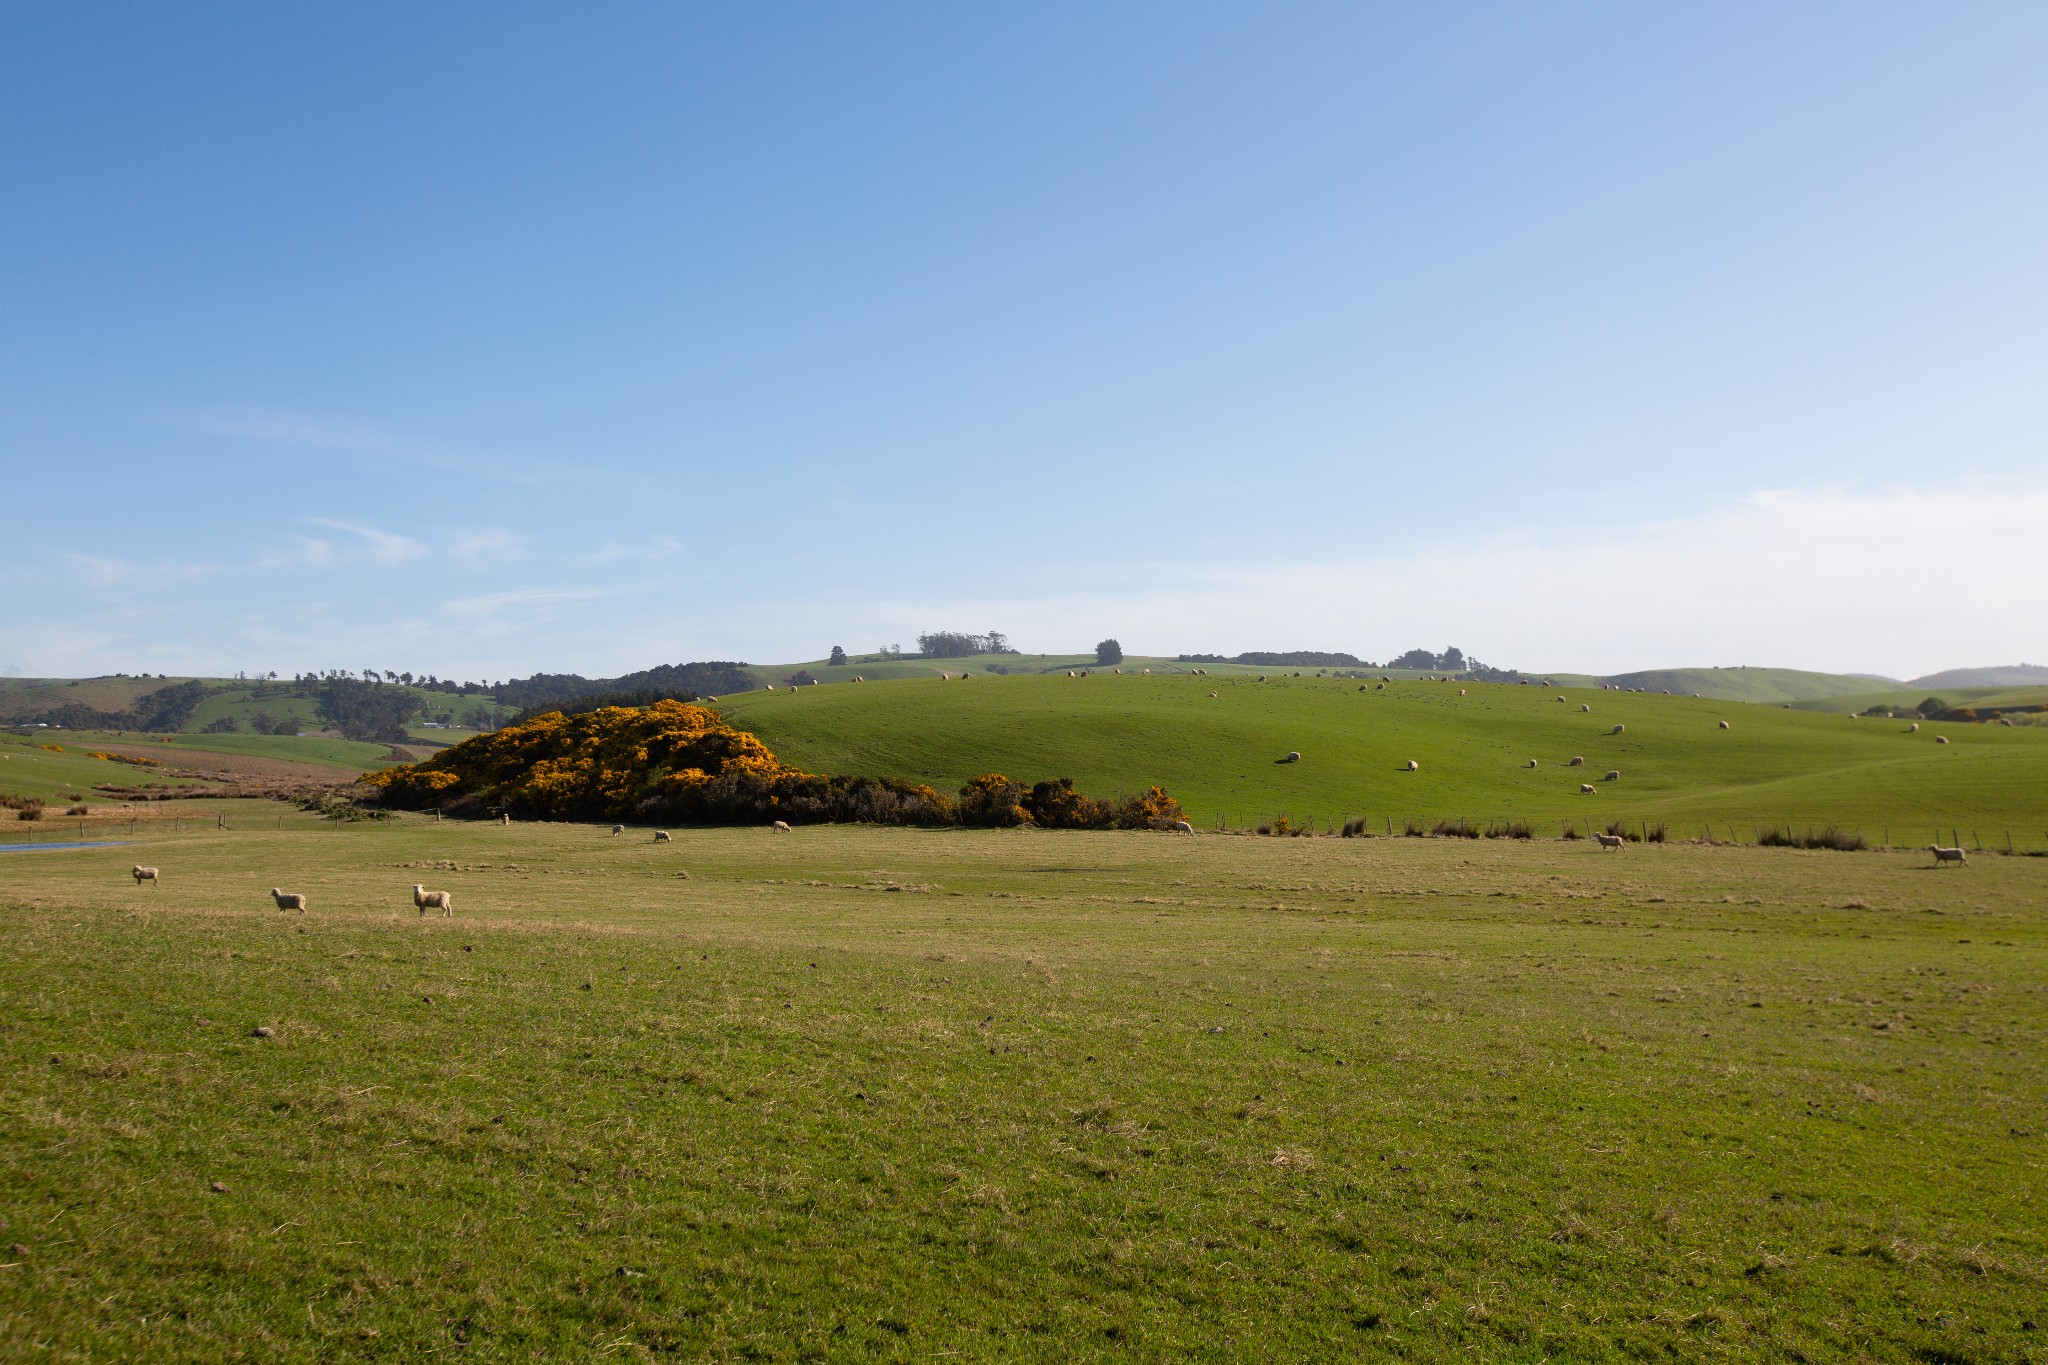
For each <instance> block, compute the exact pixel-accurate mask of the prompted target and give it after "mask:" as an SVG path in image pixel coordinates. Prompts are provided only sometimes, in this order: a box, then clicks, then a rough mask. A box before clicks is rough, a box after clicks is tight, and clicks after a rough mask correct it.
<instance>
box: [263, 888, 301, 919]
mask: <svg viewBox="0 0 2048 1365" xmlns="http://www.w3.org/2000/svg"><path fill="white" fill-rule="evenodd" d="M270 898H271V899H272V900H274V901H276V902H277V908H278V909H280V910H296V911H298V912H299V913H300V914H302V915H303V914H305V913H306V898H305V897H304V896H302V895H300V894H299V893H298V892H296V891H280V890H278V889H277V888H276V887H274V886H273V887H271V888H270Z"/></svg>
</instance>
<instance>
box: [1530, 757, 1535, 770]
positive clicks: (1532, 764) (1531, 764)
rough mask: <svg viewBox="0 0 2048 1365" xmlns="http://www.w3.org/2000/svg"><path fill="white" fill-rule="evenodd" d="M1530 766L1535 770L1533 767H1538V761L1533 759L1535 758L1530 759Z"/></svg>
mask: <svg viewBox="0 0 2048 1365" xmlns="http://www.w3.org/2000/svg"><path fill="white" fill-rule="evenodd" d="M1529 766H1530V767H1532V768H1533V767H1535V766H1536V760H1535V759H1533V758H1532V759H1530V760H1529Z"/></svg>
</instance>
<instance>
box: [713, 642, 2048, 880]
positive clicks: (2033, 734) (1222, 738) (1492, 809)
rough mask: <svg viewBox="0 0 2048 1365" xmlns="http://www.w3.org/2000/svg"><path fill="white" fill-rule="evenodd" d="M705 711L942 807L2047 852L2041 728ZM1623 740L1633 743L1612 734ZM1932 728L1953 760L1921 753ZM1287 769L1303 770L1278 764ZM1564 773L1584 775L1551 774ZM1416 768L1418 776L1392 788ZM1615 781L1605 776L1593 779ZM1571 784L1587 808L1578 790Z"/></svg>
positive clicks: (1663, 712)
mask: <svg viewBox="0 0 2048 1365" xmlns="http://www.w3.org/2000/svg"><path fill="white" fill-rule="evenodd" d="M1461 687H1462V688H1463V689H1464V690H1465V695H1463V696H1460V695H1459V690H1460V688H1461ZM1212 691H1213V692H1216V693H1217V694H1218V695H1217V696H1216V697H1215V698H1213V699H1212V698H1211V697H1210V696H1209V693H1210V692H1212ZM1559 696H1563V697H1564V698H1565V700H1564V701H1563V702H1559V701H1557V700H1556V698H1557V697H1559ZM1582 705H1584V706H1588V707H1590V708H1591V710H1590V711H1581V710H1580V707H1581V706H1582ZM720 709H721V711H723V713H724V714H725V715H726V716H727V718H728V719H730V720H731V722H732V723H733V724H735V725H738V726H740V727H742V728H744V729H748V730H751V731H753V732H755V733H756V734H758V735H759V736H760V737H761V738H762V739H763V740H764V741H765V742H766V743H767V744H768V745H769V747H770V748H772V749H773V750H774V751H775V752H776V754H777V755H778V756H779V757H781V758H782V759H783V760H784V761H786V762H789V763H793V764H795V765H797V766H798V767H801V768H804V769H806V770H808V771H812V772H826V773H854V774H871V775H888V776H896V777H906V778H914V779H922V780H925V781H929V782H931V783H933V785H935V786H939V787H941V788H945V789H951V788H956V787H958V786H959V785H960V784H961V783H962V782H964V781H965V780H966V779H967V778H969V777H971V776H973V775H975V774H977V773H983V772H991V771H994V772H1002V773H1005V774H1008V775H1009V776H1011V777H1015V778H1020V779H1024V780H1027V781H1034V780H1038V779H1042V778H1048V777H1072V778H1074V779H1075V784H1076V785H1077V786H1079V787H1081V788H1082V789H1083V790H1086V791H1090V792H1097V793H1103V794H1107V793H1110V792H1112V791H1114V790H1115V789H1117V788H1119V787H1121V788H1124V789H1127V790H1142V789H1143V788H1144V787H1146V786H1148V785H1150V784H1153V783H1158V784H1160V785H1163V786H1165V787H1166V788H1167V789H1168V790H1169V791H1171V792H1172V793H1173V794H1174V795H1175V796H1177V797H1178V798H1179V799H1180V800H1181V802H1182V803H1183V804H1184V805H1185V806H1186V807H1187V809H1188V810H1189V812H1190V815H1191V818H1192V819H1193V820H1194V821H1195V822H1196V823H1197V824H1198V825H1203V826H1210V825H1213V824H1215V823H1216V822H1217V821H1218V820H1219V819H1223V820H1227V821H1229V822H1230V823H1232V824H1256V823H1257V822H1259V821H1262V820H1266V819H1269V818H1271V817H1273V816H1275V815H1277V814H1280V813H1283V812H1284V813H1287V814H1289V815H1290V816H1291V817H1292V818H1293V819H1294V820H1295V821H1296V822H1299V821H1301V820H1303V819H1305V818H1306V817H1309V816H1314V817H1316V819H1317V820H1318V821H1319V822H1322V823H1324V824H1325V827H1327V822H1329V821H1332V820H1337V819H1341V818H1343V817H1346V816H1348V815H1363V816H1371V817H1375V818H1376V819H1378V820H1380V821H1385V820H1388V819H1391V820H1392V821H1393V822H1394V824H1395V826H1396V827H1397V828H1398V826H1399V825H1400V823H1401V821H1402V820H1403V819H1405V818H1419V819H1423V820H1426V821H1434V820H1438V819H1453V820H1455V819H1460V818H1463V819H1470V820H1472V821H1474V822H1477V823H1481V824H1484V823H1485V822H1487V821H1489V820H1493V819H1496V818H1501V819H1528V820H1534V821H1539V822H1543V827H1544V828H1546V829H1549V830H1550V831H1551V832H1556V829H1557V824H1558V822H1560V821H1565V820H1576V821H1578V822H1580V827H1581V828H1582V829H1583V828H1584V827H1585V824H1586V823H1588V822H1593V823H1599V824H1603V825H1604V824H1605V823H1606V822H1607V821H1609V820H1616V819H1620V820H1625V821H1627V822H1629V823H1631V824H1636V823H1638V822H1658V821H1662V822H1665V823H1667V824H1668V825H1669V826H1670V829H1671V832H1672V834H1673V835H1674V836H1675V837H1687V838H1690V837H1693V836H1695V835H1697V834H1699V833H1700V832H1701V831H1702V830H1703V829H1705V828H1707V827H1708V826H1712V827H1713V828H1714V829H1716V830H1717V831H1719V833H1720V835H1721V837H1731V834H1732V836H1733V837H1740V838H1742V839H1745V840H1747V839H1750V838H1753V837H1754V830H1755V828H1756V827H1757V826H1759V825H1769V824H1787V823H1789V824H1792V825H1795V826H1799V827H1805V826H1808V825H1811V826H1814V827H1816V828H1818V827H1821V826H1824V825H1827V824H1831V823H1832V824H1838V825H1842V826H1845V827H1849V828H1860V829H1862V830H1863V831H1864V832H1865V833H1866V835H1867V837H1869V838H1870V839H1871V840H1872V841H1873V842H1878V841H1882V840H1884V839H1885V838H1886V831H1887V830H1889V831H1890V832H1891V835H1890V837H1891V840H1892V841H1895V842H1907V841H1911V842H1922V843H1924V842H1926V841H1927V840H1928V839H1930V838H1932V831H1933V830H1934V829H1935V828H1940V829H1942V830H1944V831H1946V830H1949V829H1952V828H1954V829H1960V830H1961V831H1962V832H1963V837H1964V838H1965V839H1968V838H1970V837H1971V831H1973V830H1974V831H1976V832H1977V834H1978V835H1979V836H1980V837H1981V838H1983V839H1985V840H1992V839H1997V840H1999V841H2001V843H2002V841H2003V839H2004V838H2005V833H2006V831H2010V832H2011V834H2012V838H2013V839H2014V841H2015V844H2016V846H2029V847H2036V848H2039V847H2043V846H2044V845H2048V732H2044V731H2041V730H2038V729H2036V730H2027V729H2022V728H2012V729H2006V728H2002V727H1997V726H1987V725H1967V724H1960V725H1946V726H1941V727H1935V726H1931V725H1923V726H1922V727H1921V729H1920V732H1919V733H1917V734H1914V733H1910V732H1909V731H1908V730H1907V722H1905V721H1896V722H1894V721H1879V720H1851V719H1849V718H1848V717H1846V716H1839V715H1817V714H1813V713H1809V712H1803V711H1797V710H1785V709H1782V708H1779V707H1768V706H1753V705H1745V704H1743V703H1739V702H1719V701H1708V700H1700V699H1696V698H1691V697H1675V696H1658V695H1651V694H1638V693H1627V692H1610V691H1602V690H1599V689H1591V688H1587V689H1573V688H1565V689H1556V688H1552V689H1543V688H1536V687H1523V686H1514V685H1505V684H1484V683H1471V684H1448V683H1430V682H1415V681H1396V682H1393V683H1390V684H1388V686H1387V688H1386V690H1384V691H1380V690H1376V689H1375V688H1374V686H1373V684H1371V683H1365V684H1360V683H1358V682H1354V681H1350V680H1341V679H1327V678H1312V677H1304V678H1295V677H1292V676H1291V675H1290V676H1286V677H1279V676H1274V677H1272V678H1271V680H1270V681H1268V682H1265V683H1259V682H1256V681H1254V680H1252V679H1248V678H1243V677H1222V676H1218V677H1213V678H1194V677H1180V676H1159V675H1154V676H1152V677H1143V676H1133V675H1131V674H1129V673H1126V674H1124V675H1123V676H1121V677H1116V676H1111V675H1107V674H1103V673H1099V672H1098V673H1096V674H1095V675H1094V676H1092V677H1087V678H1067V677H1065V676H1064V675H1062V676H1059V677H1014V676H1013V677H1008V678H999V677H986V676H980V675H977V676H975V677H972V678H969V679H967V680H965V681H957V680H956V681H953V682H940V681H937V680H935V679H934V680H931V681H903V682H883V683H872V684H867V685H864V686H857V687H832V688H826V687H817V688H802V689H798V690H795V691H791V690H787V689H778V690H777V691H775V692H772V693H767V692H762V693H747V694H745V695H742V696H736V697H731V698H727V699H725V700H724V701H723V702H722V703H721V706H720ZM1722 720H1726V721H1728V722H1729V724H1730V726H1731V727H1732V728H1731V729H1728V730H1721V729H1719V728H1718V724H1717V723H1718V722H1719V721H1722ZM1616 724H1622V725H1625V726H1626V727H1627V729H1626V732H1625V733H1623V734H1619V735H1616V734H1612V733H1610V732H1611V730H1612V729H1613V727H1614V726H1615V725H1616ZM1937 729H1938V730H1939V732H1940V733H1941V734H1943V735H1945V736H1946V737H1947V738H1948V739H1949V741H1950V742H1949V743H1947V744H1938V743H1936V732H1937ZM1297 751H1298V752H1299V753H1300V754H1301V755H1302V758H1301V761H1300V762H1299V763H1281V762H1277V761H1276V760H1278V759H1280V758H1282V757H1284V756H1285V755H1286V754H1287V753H1289V752H1297ZM1575 755H1576V756H1582V757H1584V759H1585V764H1584V765H1583V766H1582V767H1578V768H1574V767H1570V766H1567V765H1568V763H1569V761H1570V759H1571V758H1572V757H1573V756H1575ZM1410 759H1413V760H1415V761H1416V762H1417V763H1419V764H1420V765H1421V766H1420V769H1419V770H1418V771H1416V772H1413V773H1411V772H1408V771H1406V764H1407V762H1408V761H1409V760H1410ZM1531 759H1534V760H1536V762H1537V765H1538V766H1536V767H1535V768H1530V767H1529V766H1528V763H1529V761H1530V760H1531ZM1610 770H1619V771H1620V772H1621V774H1622V776H1621V779H1620V780H1619V781H1615V782H1608V781H1605V780H1604V774H1605V773H1607V772H1608V771H1610ZM1582 782H1587V783H1591V784H1593V785H1594V786H1595V787H1596V788H1597V789H1598V794H1597V795H1593V796H1584V795H1581V794H1580V793H1579V786H1580V784H1581V783H1582Z"/></svg>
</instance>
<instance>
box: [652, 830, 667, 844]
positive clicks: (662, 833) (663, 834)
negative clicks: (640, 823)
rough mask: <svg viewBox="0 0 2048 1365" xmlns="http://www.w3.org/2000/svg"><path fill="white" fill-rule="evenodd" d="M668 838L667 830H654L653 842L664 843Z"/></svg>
mask: <svg viewBox="0 0 2048 1365" xmlns="http://www.w3.org/2000/svg"><path fill="white" fill-rule="evenodd" d="M668 838H669V836H668V831H667V830H665V829H658V830H656V831H654V842H655V843H657V844H665V843H667V842H668Z"/></svg>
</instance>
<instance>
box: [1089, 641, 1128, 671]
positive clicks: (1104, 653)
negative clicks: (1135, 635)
mask: <svg viewBox="0 0 2048 1365" xmlns="http://www.w3.org/2000/svg"><path fill="white" fill-rule="evenodd" d="M1123 661H1124V647H1123V646H1122V645H1120V644H1118V643H1117V642H1116V641H1115V640H1104V641H1102V642H1101V643H1099V644H1097V645H1096V646H1095V663H1096V666H1097V667H1098V668H1108V667H1110V666H1111V665H1113V664H1120V663H1122V662H1123Z"/></svg>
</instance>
